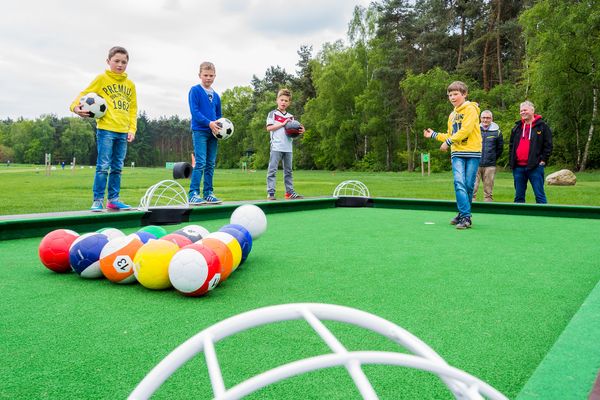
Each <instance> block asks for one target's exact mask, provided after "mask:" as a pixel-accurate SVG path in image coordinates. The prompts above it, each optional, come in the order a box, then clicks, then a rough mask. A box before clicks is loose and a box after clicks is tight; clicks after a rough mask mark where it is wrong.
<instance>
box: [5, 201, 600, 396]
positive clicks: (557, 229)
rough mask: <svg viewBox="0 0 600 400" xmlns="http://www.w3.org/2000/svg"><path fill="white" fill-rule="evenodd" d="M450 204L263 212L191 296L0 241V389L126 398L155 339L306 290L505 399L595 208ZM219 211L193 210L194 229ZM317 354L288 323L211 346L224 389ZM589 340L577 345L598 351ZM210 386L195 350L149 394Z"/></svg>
mask: <svg viewBox="0 0 600 400" xmlns="http://www.w3.org/2000/svg"><path fill="white" fill-rule="evenodd" d="M453 216H454V215H453V214H452V213H450V212H435V211H411V210H394V209H371V208H363V209H343V208H337V209H328V210H322V211H299V212H291V213H276V214H269V216H268V220H269V227H268V231H267V232H266V233H265V235H264V236H263V237H262V238H260V239H258V240H256V241H255V243H254V246H253V250H252V253H251V254H250V256H249V257H248V260H247V261H246V263H245V264H244V265H242V266H241V267H240V269H239V270H237V271H235V272H234V273H233V274H232V276H231V277H230V278H229V280H227V281H226V282H224V283H222V284H221V285H219V287H217V288H216V289H215V290H214V291H212V292H211V293H209V295H208V296H206V297H203V298H186V297H184V296H181V295H179V294H178V293H177V292H175V291H173V290H167V291H150V290H147V289H145V288H143V287H141V286H140V285H138V284H135V285H128V286H120V285H116V284H112V283H110V282H108V281H106V280H84V279H81V278H79V277H78V276H76V275H75V274H66V275H59V274H55V273H53V272H51V271H49V270H47V269H45V268H44V267H43V266H42V265H41V264H40V263H39V260H38V259H37V254H36V249H37V245H38V243H39V240H40V238H32V239H21V240H9V241H3V242H0V247H1V251H0V291H2V293H3V297H2V299H3V300H2V302H1V303H0V313H1V314H2V319H1V320H0V343H2V346H3V356H4V359H5V360H6V361H5V362H4V363H2V364H1V365H0V376H2V377H4V378H3V384H2V385H0V397H6V398H61V399H65V398H107V399H112V398H125V397H126V396H127V395H128V394H129V393H130V392H131V390H133V388H134V387H135V385H136V384H137V383H138V382H139V381H140V380H141V379H142V378H143V376H144V375H145V374H146V373H148V372H149V371H150V369H151V368H152V367H153V366H154V365H156V364H157V363H158V362H159V361H160V360H161V359H162V358H163V357H165V356H166V355H167V354H168V353H169V352H170V351H172V350H173V349H174V348H175V347H176V346H178V345H179V344H181V343H182V342H183V341H185V340H186V339H188V338H189V337H191V336H192V335H194V334H195V333H197V332H199V331H201V330H202V329H204V328H206V327H208V326H210V325H211V324H214V323H215V322H218V321H220V320H222V319H224V318H227V317H230V316H233V315H236V314H238V313H240V312H243V311H248V310H252V309H255V308H258V307H262V306H267V305H274V304H281V303H293V302H321V303H333V304H340V305H345V306H349V307H355V308H358V309H361V310H364V311H367V312H371V313H373V314H376V315H378V316H380V317H383V318H386V319H388V320H390V321H392V322H394V323H396V324H398V325H400V326H401V327H403V328H405V329H407V330H408V331H410V332H411V333H413V334H415V335H416V336H418V337H419V338H421V339H422V340H423V341H425V342H426V343H427V344H428V345H430V346H431V347H432V348H433V349H434V350H435V351H437V352H438V353H439V354H440V355H441V356H442V357H444V358H445V359H446V360H447V361H448V362H449V363H450V364H451V365H453V366H455V367H458V368H461V369H464V370H465V371H467V372H469V373H471V374H473V375H475V376H477V377H479V378H481V379H483V380H485V381H487V382H488V383H490V384H491V385H492V386H494V387H496V388H497V389H498V390H500V391H501V392H503V393H504V394H505V395H507V396H508V397H509V398H514V397H515V396H516V395H517V394H518V393H519V392H520V391H521V389H522V388H523V386H524V385H525V383H526V382H527V380H528V379H529V377H530V376H531V375H532V374H533V372H534V370H535V369H536V367H537V366H538V364H539V363H540V361H542V359H543V358H544V357H545V356H546V354H547V352H548V351H549V350H550V348H551V347H552V346H553V344H554V343H555V341H556V340H557V338H558V337H559V335H560V334H561V333H562V331H563V330H564V328H565V327H566V326H567V324H568V323H569V321H570V320H571V318H572V317H573V315H574V314H575V313H576V312H577V311H578V309H579V307H580V306H581V304H582V302H583V301H584V299H586V297H587V296H588V294H589V293H590V291H591V290H592V289H593V288H594V286H595V285H596V283H597V282H598V280H599V279H600V270H599V269H598V268H597V260H595V259H594V258H593V255H592V254H593V253H594V250H593V249H594V243H595V240H596V238H597V237H598V234H600V221H598V220H580V219H576V218H564V219H555V218H545V217H525V216H511V215H501V214H479V215H476V216H475V217H474V220H473V222H474V228H473V229H470V230H467V231H457V230H455V229H453V227H451V226H450V225H449V224H448V221H449V219H450V218H452V217H453ZM227 222H228V221H227V220H226V219H218V220H206V221H200V222H197V221H194V223H200V224H201V225H204V226H205V227H207V228H208V229H209V230H216V229H218V228H219V227H220V226H221V225H223V224H225V223H227ZM426 223H427V224H426ZM582 226H583V227H584V228H582ZM178 227H179V226H171V227H168V228H169V230H176V229H177V228H178ZM132 231H133V229H129V230H126V232H132ZM80 233H84V232H80ZM326 325H327V326H328V327H329V328H330V329H332V331H333V332H334V333H335V334H337V335H338V336H339V337H340V340H341V341H342V343H343V344H344V345H345V346H347V348H349V349H350V350H388V351H389V350H392V351H393V350H397V349H398V346H396V345H395V344H393V343H390V342H389V341H387V340H386V339H384V338H381V337H379V336H378V335H375V334H373V333H370V332H365V331H364V330H362V329H359V328H356V327H351V326H348V325H345V324H341V323H331V322H329V323H326ZM595 351H596V352H598V350H597V349H596V350H595ZM324 352H328V349H327V348H326V346H325V345H324V344H323V343H322V341H321V340H320V339H319V338H318V337H317V335H316V334H315V333H314V332H312V331H311V330H310V328H309V327H308V325H306V324H305V323H303V322H301V321H290V322H282V323H277V324H273V325H269V326H264V327H260V328H256V329H253V330H250V331H247V332H244V333H242V334H239V335H236V336H234V337H232V338H228V339H225V340H224V341H223V342H220V343H219V344H218V345H217V353H218V355H219V360H220V361H221V363H222V369H223V375H224V378H225V384H226V386H227V387H231V386H232V385H234V384H236V383H239V382H240V381H242V380H244V379H247V378H249V377H251V376H253V375H255V374H257V373H260V372H263V371H265V369H268V368H272V367H275V366H277V365H280V364H281V363H284V362H289V361H293V360H297V359H300V358H304V357H308V356H313V355H317V354H322V353H324ZM593 352H594V349H592V350H591V351H589V354H588V356H590V357H591V356H593V357H597V358H596V359H600V357H599V356H598V354H592V353H593ZM365 371H366V372H367V375H368V376H369V378H370V379H371V381H372V382H373V384H374V387H375V389H376V391H377V393H378V394H379V396H380V398H382V399H396V398H400V397H401V398H408V399H422V398H450V395H449V393H448V392H447V391H446V390H445V388H444V387H443V385H441V384H440V383H439V381H438V380H437V379H436V378H435V377H432V376H431V375H429V374H426V373H423V372H416V371H410V370H407V369H405V368H399V367H387V366H367V367H365ZM210 396H211V392H210V383H209V381H208V377H207V373H206V368H205V365H204V361H203V358H202V357H199V358H195V359H194V360H193V361H191V362H190V363H188V364H186V365H185V366H184V367H183V368H182V369H180V370H179V371H178V372H177V373H176V374H175V375H174V376H173V377H172V378H171V379H169V380H168V381H167V382H166V383H165V385H163V387H161V388H160V389H159V391H158V392H157V394H156V398H158V399H160V398H165V399H172V398H191V397H197V398H210ZM250 398H255V399H270V398H273V399H275V398H277V399H280V398H303V399H310V398H331V399H354V398H360V396H359V394H358V392H357V390H356V389H355V388H354V386H353V384H352V383H351V380H350V378H349V377H348V374H347V372H346V371H345V370H344V369H343V368H333V369H330V370H325V371H321V372H314V373H309V374H307V375H304V376H301V377H296V378H293V379H290V380H288V381H285V382H283V383H280V384H276V385H273V386H271V387H269V388H266V389H264V390H261V391H259V392H257V393H256V394H255V395H253V396H251V397H250Z"/></svg>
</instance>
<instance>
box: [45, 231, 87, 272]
mask: <svg viewBox="0 0 600 400" xmlns="http://www.w3.org/2000/svg"><path fill="white" fill-rule="evenodd" d="M78 237H79V234H78V233H77V232H75V231H72V230H69V229H56V230H54V231H52V232H50V233H48V234H47V235H46V236H44V238H43V239H42V241H41V242H40V247H39V248H38V254H39V256H40V261H41V262H42V264H44V266H45V267H46V268H48V269H50V270H52V271H54V272H70V271H71V265H70V264H69V248H70V247H71V244H72V243H73V242H74V241H75V239H77V238H78Z"/></svg>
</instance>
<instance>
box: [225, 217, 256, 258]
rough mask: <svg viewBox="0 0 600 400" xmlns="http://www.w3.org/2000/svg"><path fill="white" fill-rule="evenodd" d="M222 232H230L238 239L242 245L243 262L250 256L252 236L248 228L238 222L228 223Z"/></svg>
mask: <svg viewBox="0 0 600 400" xmlns="http://www.w3.org/2000/svg"><path fill="white" fill-rule="evenodd" d="M219 230H220V231H221V232H226V233H229V234H230V235H231V236H233V237H234V238H236V239H237V241H238V242H239V243H240V246H241V247H242V261H241V262H242V263H243V262H244V261H245V260H246V258H248V255H249V254H250V251H251V250H252V236H251V235H250V232H248V230H247V229H246V228H244V227H243V226H241V225H237V224H228V225H225V226H223V227H221V229H219Z"/></svg>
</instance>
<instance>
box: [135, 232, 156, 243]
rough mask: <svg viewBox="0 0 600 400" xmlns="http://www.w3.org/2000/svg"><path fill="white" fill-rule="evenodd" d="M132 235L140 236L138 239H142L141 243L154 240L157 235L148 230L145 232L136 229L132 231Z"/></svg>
mask: <svg viewBox="0 0 600 400" xmlns="http://www.w3.org/2000/svg"><path fill="white" fill-rule="evenodd" d="M134 235H136V236H137V237H139V238H140V240H141V241H142V243H148V241H149V240H150V239H154V240H156V239H157V237H156V236H155V235H153V234H152V233H150V232H146V231H137V232H135V233H134Z"/></svg>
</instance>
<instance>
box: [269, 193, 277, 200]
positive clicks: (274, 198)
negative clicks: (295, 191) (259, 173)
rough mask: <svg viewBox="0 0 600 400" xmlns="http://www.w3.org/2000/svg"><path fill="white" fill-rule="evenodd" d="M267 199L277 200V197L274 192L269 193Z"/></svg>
mask: <svg viewBox="0 0 600 400" xmlns="http://www.w3.org/2000/svg"><path fill="white" fill-rule="evenodd" d="M267 200H277V198H276V197H275V195H274V194H268V195H267Z"/></svg>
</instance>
